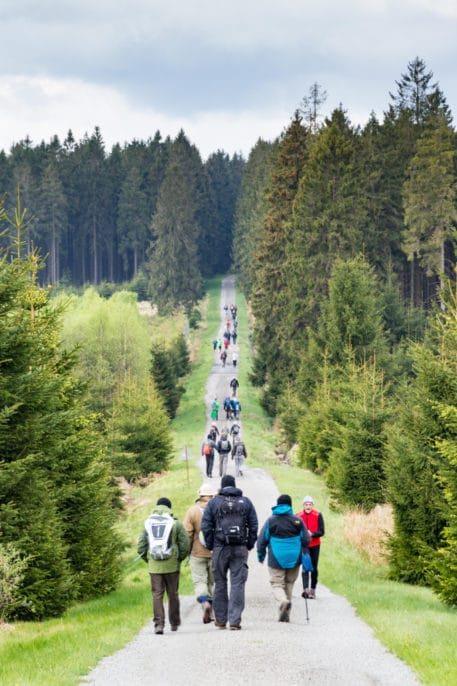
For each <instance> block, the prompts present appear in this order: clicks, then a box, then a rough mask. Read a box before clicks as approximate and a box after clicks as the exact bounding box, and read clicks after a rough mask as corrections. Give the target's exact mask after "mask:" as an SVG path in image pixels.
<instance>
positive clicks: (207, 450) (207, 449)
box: [203, 443, 213, 455]
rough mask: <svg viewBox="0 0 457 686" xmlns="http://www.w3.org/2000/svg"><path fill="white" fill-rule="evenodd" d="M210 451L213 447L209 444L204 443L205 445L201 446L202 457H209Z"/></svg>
mask: <svg viewBox="0 0 457 686" xmlns="http://www.w3.org/2000/svg"><path fill="white" fill-rule="evenodd" d="M212 451H213V446H212V445H211V443H205V445H204V446H203V455H211V453H212Z"/></svg>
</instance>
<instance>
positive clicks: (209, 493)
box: [197, 484, 216, 499]
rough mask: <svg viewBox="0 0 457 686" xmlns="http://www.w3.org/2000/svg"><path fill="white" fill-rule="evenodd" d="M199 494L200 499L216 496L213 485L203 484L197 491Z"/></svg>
mask: <svg viewBox="0 0 457 686" xmlns="http://www.w3.org/2000/svg"><path fill="white" fill-rule="evenodd" d="M197 494H198V496H199V499H200V498H212V497H213V496H214V495H215V494H216V491H215V488H214V486H212V485H211V484H202V485H201V486H200V488H199V489H198V491H197Z"/></svg>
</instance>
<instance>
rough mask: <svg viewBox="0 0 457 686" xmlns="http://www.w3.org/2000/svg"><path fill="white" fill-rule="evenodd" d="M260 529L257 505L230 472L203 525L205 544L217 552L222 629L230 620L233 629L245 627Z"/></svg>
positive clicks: (216, 607)
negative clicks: (250, 572) (247, 589)
mask: <svg viewBox="0 0 457 686" xmlns="http://www.w3.org/2000/svg"><path fill="white" fill-rule="evenodd" d="M257 529H258V520H257V513H256V511H255V507H254V505H253V504H252V502H251V501H250V500H249V498H246V497H245V496H243V491H242V490H241V489H239V488H237V487H236V483H235V479H234V477H233V476H231V475H230V474H226V475H225V476H223V477H222V479H221V488H220V490H219V493H218V495H216V496H215V497H214V498H212V499H211V500H210V501H209V503H208V504H207V506H206V508H205V511H204V513H203V518H202V524H201V530H202V533H203V536H204V540H205V545H206V547H207V548H208V550H212V551H213V558H212V565H213V575H214V592H213V612H214V617H215V619H214V625H215V626H216V627H217V628H218V629H225V628H226V626H227V622H228V623H229V627H230V629H232V630H238V629H241V615H242V613H243V610H244V605H245V586H246V581H247V578H248V564H247V562H248V552H249V551H250V550H252V549H253V547H254V545H255V542H256V540H257ZM229 573H230V594H229V592H228V574H229Z"/></svg>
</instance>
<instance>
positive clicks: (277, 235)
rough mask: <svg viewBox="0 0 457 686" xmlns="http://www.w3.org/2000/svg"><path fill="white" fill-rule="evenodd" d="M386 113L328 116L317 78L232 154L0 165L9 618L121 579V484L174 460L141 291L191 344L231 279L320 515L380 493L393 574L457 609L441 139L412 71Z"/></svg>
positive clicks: (69, 141)
mask: <svg viewBox="0 0 457 686" xmlns="http://www.w3.org/2000/svg"><path fill="white" fill-rule="evenodd" d="M389 99H390V101H389V102H388V106H387V107H386V111H385V112H384V114H383V118H382V120H380V119H378V118H377V117H376V115H375V114H372V116H371V117H370V119H369V121H368V122H367V124H366V125H365V126H363V127H360V126H354V125H353V124H351V122H350V120H349V118H348V115H347V113H346V111H345V110H344V108H343V106H342V105H341V106H340V107H338V108H336V109H335V110H334V111H333V112H331V113H330V114H328V115H327V116H323V114H322V108H323V106H324V104H325V91H323V89H322V88H321V87H320V86H319V85H318V84H314V86H312V87H311V88H310V90H309V93H308V95H307V96H305V97H304V98H303V100H302V102H301V104H300V107H299V108H298V109H297V111H296V112H294V113H293V114H292V116H291V120H290V123H289V125H288V126H287V127H286V128H285V130H284V131H283V132H281V133H280V135H278V138H277V139H276V140H275V141H273V142H266V141H263V140H260V139H259V140H258V142H257V143H256V145H255V146H254V147H253V149H252V151H251V152H250V155H249V157H248V159H247V160H244V159H243V158H242V157H241V156H238V155H234V156H232V157H229V156H228V155H227V154H226V153H224V152H223V151H217V152H216V153H214V154H212V155H211V156H210V157H209V158H208V159H207V160H206V161H205V162H203V161H202V159H201V157H200V154H199V152H198V150H197V149H196V147H195V146H194V145H192V144H191V143H190V142H189V140H188V139H187V137H186V135H185V133H184V132H183V131H181V132H180V133H179V135H178V136H177V137H176V138H175V139H174V140H171V139H169V138H166V139H164V140H162V136H161V134H160V133H159V132H157V133H156V134H155V135H154V137H153V138H151V139H150V140H148V141H146V142H143V141H132V142H131V143H128V144H125V145H124V147H121V146H120V145H116V146H114V147H113V149H112V150H111V151H110V152H109V153H107V152H106V150H105V146H104V143H103V138H102V134H101V132H100V131H99V130H98V129H95V131H94V133H93V134H92V135H91V136H86V137H85V138H84V139H83V140H82V141H79V142H76V141H75V140H74V139H73V136H72V134H71V132H69V133H68V136H67V138H66V139H65V141H64V142H63V143H61V142H60V141H59V140H58V139H57V138H54V139H52V140H51V142H50V143H49V144H46V143H44V142H42V143H41V144H40V145H38V146H33V145H32V143H31V141H29V140H28V139H25V140H24V141H21V142H20V143H18V144H15V145H14V146H13V147H12V149H11V150H10V152H9V154H6V153H4V152H2V153H0V192H1V193H2V194H4V197H3V201H2V209H1V212H2V217H1V219H2V226H3V232H2V234H1V236H0V245H1V247H2V253H1V262H0V319H1V327H0V351H1V354H0V365H1V367H0V446H1V453H2V457H1V462H0V466H1V469H0V531H1V538H0V562H1V561H2V560H3V561H6V562H2V564H3V566H4V568H6V567H8V569H10V570H13V572H12V573H11V579H10V584H9V589H10V591H11V595H10V597H9V599H7V601H3V604H2V603H0V612H1V613H3V615H4V616H13V617H14V616H19V617H30V616H32V617H33V618H40V617H44V616H50V615H58V614H59V613H61V612H62V610H63V609H64V608H65V607H66V606H68V603H69V602H71V601H72V600H73V599H75V598H76V599H78V598H86V597H91V596H93V595H97V594H98V593H101V592H105V591H106V590H109V589H110V588H113V587H114V586H115V584H116V582H117V579H118V578H119V573H120V572H119V567H118V565H117V562H116V561H117V559H118V556H117V553H116V551H119V550H120V548H121V541H119V540H118V538H117V536H116V534H115V531H114V528H113V526H112V525H113V523H114V521H115V518H116V516H117V513H118V507H119V505H118V498H119V493H118V490H117V486H116V482H115V481H114V480H113V476H117V477H118V476H123V477H124V478H126V479H130V480H134V479H138V478H140V477H141V476H142V475H147V474H149V473H151V472H154V471H160V470H161V469H166V466H167V461H168V460H169V459H171V457H172V453H173V447H172V439H171V429H170V420H171V419H172V418H173V416H174V414H175V412H176V408H177V407H178V405H179V398H180V394H181V393H182V390H183V388H182V383H183V379H184V380H185V375H186V373H187V372H188V370H189V365H190V360H189V352H188V347H187V343H186V338H185V336H184V335H183V334H182V333H181V332H179V333H178V332H175V333H174V334H173V336H171V337H170V336H169V337H168V339H167V340H166V342H163V341H162V342H161V341H155V342H154V344H153V343H152V341H151V334H150V331H149V330H148V327H147V325H146V324H145V322H144V320H143V319H142V318H141V317H140V315H139V314H138V312H137V307H136V300H137V298H139V299H140V300H149V301H150V303H151V304H152V305H154V306H155V307H157V308H158V312H159V315H161V316H167V315H168V314H171V313H174V314H176V313H179V315H180V316H181V317H182V318H183V322H184V321H185V322H186V324H185V325H184V326H183V329H182V330H186V329H187V328H188V327H189V326H198V306H199V302H200V300H201V298H202V296H203V295H204V291H205V280H206V279H207V278H209V277H211V276H214V275H216V274H223V273H226V272H227V271H229V270H232V271H233V272H234V273H235V274H236V277H237V286H238V287H239V288H241V289H242V290H243V292H244V294H245V295H246V298H247V300H248V303H249V312H250V318H251V323H252V341H251V342H252V346H253V348H254V350H255V364H254V367H253V369H252V372H251V381H252V383H253V384H254V385H256V386H258V387H259V388H260V389H261V392H262V403H263V406H264V408H265V410H266V412H267V413H268V415H269V416H270V417H271V418H272V420H274V421H275V422H276V423H277V425H278V426H279V427H280V430H281V441H282V442H283V444H284V446H285V449H286V450H287V451H289V450H291V449H292V448H293V447H294V449H295V448H296V451H297V459H298V460H299V463H300V464H301V465H302V466H303V467H304V468H306V469H310V470H312V471H314V472H316V473H318V474H320V475H322V477H323V478H324V479H325V482H326V484H327V487H328V489H329V492H330V493H331V494H332V498H333V502H334V506H335V507H336V508H341V509H344V508H345V507H359V508H361V509H362V510H363V511H370V510H371V509H372V508H373V507H374V506H375V505H376V504H379V503H390V504H391V506H392V508H393V514H394V522H395V532H394V534H393V536H392V537H391V539H390V541H389V565H390V567H389V569H390V574H391V576H392V578H395V579H399V580H402V581H406V582H410V583H416V584H423V585H429V586H431V587H432V588H434V590H435V591H436V592H437V593H438V594H439V595H440V597H441V598H442V599H443V600H444V601H445V602H448V603H450V604H452V605H457V575H456V574H455V570H456V565H457V382H456V375H455V369H456V366H457V324H456V322H457V299H456V287H455V282H456V280H455V253H456V239H457V234H456V227H457V184H456V180H457V163H456V149H457V137H456V133H455V130H454V128H453V124H452V115H451V112H450V110H449V107H448V105H447V103H446V98H445V94H444V93H443V92H442V91H441V89H440V87H439V84H438V83H437V82H434V81H433V74H432V73H431V72H429V71H428V70H427V67H426V65H425V63H424V62H423V60H421V59H419V58H415V59H414V60H412V61H411V62H410V63H409V64H408V65H407V69H406V72H405V73H404V74H402V75H401V76H400V78H399V80H398V81H397V82H396V84H395V88H394V89H393V92H392V93H391V94H389ZM87 340H89V343H87ZM184 383H185V381H184ZM108 455H109V457H108ZM88 484H90V487H89V486H88ZM43 493H45V495H46V497H45V498H43V497H41V495H40V494H43ZM75 508H78V513H79V518H78V521H79V525H78V528H77V530H76V529H74V528H71V529H70V528H69V527H68V522H69V521H71V519H72V513H74V512H75ZM94 518H95V519H96V520H97V521H99V520H100V519H102V520H103V521H104V522H105V525H104V527H102V528H97V527H94V526H93V524H94ZM32 520H33V523H34V526H35V527H36V531H37V532H39V533H40V536H39V540H40V544H39V545H38V546H36V547H35V548H34V552H33V555H32V556H29V555H28V551H29V549H30V546H29V543H30V539H31V538H32V540H33V537H34V533H33V531H30V529H28V528H26V527H25V523H26V522H29V521H32ZM56 531H57V534H56ZM95 533H96V534H97V540H94V539H95V538H96V537H95ZM51 548H52V554H50V550H51ZM6 563H8V564H6ZM95 571H96V572H97V573H95ZM94 578H96V579H97V582H98V583H97V585H96V586H93V585H91V582H90V580H91V579H94ZM69 589H71V593H70V592H69ZM0 616H1V615H0Z"/></svg>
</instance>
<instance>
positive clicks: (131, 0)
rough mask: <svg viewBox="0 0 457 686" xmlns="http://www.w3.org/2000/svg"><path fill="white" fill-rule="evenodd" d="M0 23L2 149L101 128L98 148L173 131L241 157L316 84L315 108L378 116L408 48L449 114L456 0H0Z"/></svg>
mask: <svg viewBox="0 0 457 686" xmlns="http://www.w3.org/2000/svg"><path fill="white" fill-rule="evenodd" d="M0 26H1V28H2V31H1V38H0V76H1V86H0V149H3V150H4V151H5V152H9V151H10V149H11V146H12V145H13V144H14V143H17V142H19V141H20V140H23V139H24V138H25V137H26V136H29V138H30V139H31V140H32V143H33V144H35V145H38V144H39V143H40V142H41V141H42V140H44V141H46V142H49V141H50V140H51V138H52V137H53V136H55V135H57V136H59V138H60V139H61V140H64V139H65V137H66V135H67V132H68V131H69V129H71V130H72V132H73V135H74V137H75V139H76V140H80V139H81V138H82V137H83V136H84V135H85V134H86V133H88V134H89V135H90V134H91V133H92V132H93V131H94V128H95V127H96V126H98V127H99V128H100V130H101V134H102V137H103V140H104V142H105V145H106V148H107V150H108V151H109V150H110V149H111V146H112V145H114V144H115V143H120V144H121V145H124V144H125V143H127V142H130V141H132V140H134V139H137V140H147V139H148V138H151V137H153V136H154V135H155V133H156V132H157V131H160V133H161V135H162V137H163V138H166V137H167V136H170V137H171V138H174V137H175V136H176V135H177V134H178V132H179V131H180V130H181V129H183V130H184V132H185V133H186V135H187V137H188V138H189V139H190V141H191V142H192V143H193V144H195V145H196V147H197V148H198V150H199V151H200V154H201V155H202V158H203V159H206V158H207V157H208V156H209V155H210V154H211V153H213V152H216V151H217V150H224V151H225V152H227V153H228V154H230V155H233V154H234V153H241V154H242V155H243V156H244V157H245V158H247V157H248V155H249V152H250V150H251V149H252V147H253V146H254V145H255V143H256V141H257V140H258V139H259V138H263V139H264V140H274V139H275V138H276V137H277V136H279V135H280V134H281V132H282V131H283V130H284V129H285V128H286V127H287V126H288V124H289V122H290V120H291V117H292V116H293V114H294V112H295V110H296V109H297V108H298V107H299V106H300V103H301V101H302V99H303V97H305V96H307V95H308V94H309V89H310V88H311V87H312V85H313V84H315V83H317V84H319V86H320V87H321V89H323V90H325V91H326V93H327V100H326V102H325V104H324V105H323V107H322V114H323V115H328V114H330V113H331V112H332V110H333V109H334V108H335V107H338V106H339V105H340V104H341V105H342V106H343V108H344V109H345V110H346V112H347V115H348V117H349V119H350V121H351V122H352V123H353V124H361V125H363V124H364V123H365V122H366V121H367V119H368V117H369V115H370V113H371V112H374V113H375V114H376V115H377V117H378V118H379V119H382V116H383V113H384V112H385V111H386V110H387V108H388V106H389V103H390V102H391V99H390V96H389V93H395V92H396V81H398V80H399V79H400V78H401V75H402V74H405V73H406V72H407V67H408V63H409V62H411V61H412V60H414V59H415V58H416V57H419V58H421V59H422V60H423V61H424V62H425V64H426V67H427V70H428V71H431V72H433V81H437V82H438V83H439V86H440V88H441V90H442V91H443V93H444V95H445V97H446V99H447V103H448V105H449V106H450V108H451V111H452V113H453V114H454V117H455V118H456V121H457V1H456V0H313V1H311V0H229V1H228V2H221V1H220V0H160V1H159V0H71V2H70V0H39V1H38V0H1V1H0Z"/></svg>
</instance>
